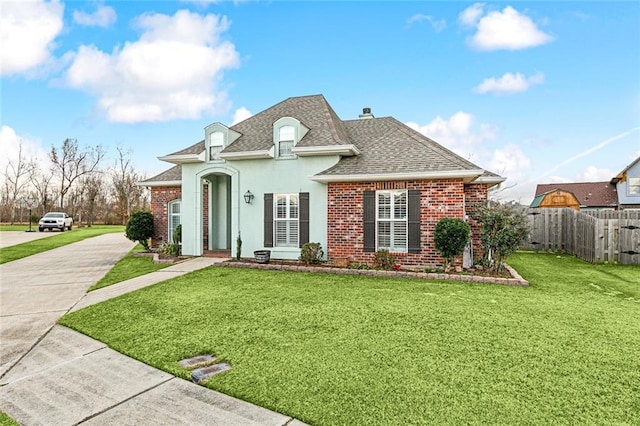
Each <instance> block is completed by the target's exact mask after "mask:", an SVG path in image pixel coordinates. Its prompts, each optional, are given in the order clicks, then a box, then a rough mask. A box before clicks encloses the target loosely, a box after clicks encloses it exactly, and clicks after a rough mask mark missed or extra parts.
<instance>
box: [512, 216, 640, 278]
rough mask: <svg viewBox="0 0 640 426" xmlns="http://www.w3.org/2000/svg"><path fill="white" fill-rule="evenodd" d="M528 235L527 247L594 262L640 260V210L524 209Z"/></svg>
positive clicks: (626, 262) (631, 263) (630, 263)
mask: <svg viewBox="0 0 640 426" xmlns="http://www.w3.org/2000/svg"><path fill="white" fill-rule="evenodd" d="M525 213H526V215H527V218H528V221H529V231H530V234H529V239H528V240H527V242H526V244H524V245H523V246H522V247H521V248H522V249H524V250H536V251H549V252H562V253H569V254H574V255H576V256H578V257H579V258H581V259H584V260H586V261H587V262H591V263H599V262H618V263H620V264H623V265H638V264H640V211H630V210H618V211H586V212H585V211H576V210H573V209H567V208H563V209H552V208H537V209H527V210H526V211H525Z"/></svg>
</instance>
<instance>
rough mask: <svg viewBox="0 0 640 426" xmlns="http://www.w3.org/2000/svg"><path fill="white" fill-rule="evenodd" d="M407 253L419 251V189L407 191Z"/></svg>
mask: <svg viewBox="0 0 640 426" xmlns="http://www.w3.org/2000/svg"><path fill="white" fill-rule="evenodd" d="M407 201H408V203H409V205H408V210H409V215H408V222H409V223H408V225H409V230H408V233H409V247H408V248H409V253H420V190H418V189H410V190H409V191H408V200H407Z"/></svg>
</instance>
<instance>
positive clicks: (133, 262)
mask: <svg viewBox="0 0 640 426" xmlns="http://www.w3.org/2000/svg"><path fill="white" fill-rule="evenodd" d="M142 251H144V247H142V244H137V245H136V246H135V247H134V248H133V249H132V250H131V251H130V252H129V253H128V254H127V255H126V256H125V257H123V258H122V259H120V260H119V261H118V263H116V264H115V266H114V267H113V268H111V269H110V270H109V272H107V274H106V275H105V276H104V277H102V279H101V280H100V281H98V282H97V283H95V284H94V285H92V286H91V287H89V290H87V291H93V290H97V289H99V288H102V287H107V286H110V285H112V284H116V283H119V282H122V281H126V280H128V279H131V278H135V277H139V276H140V275H144V274H149V273H151V272H155V271H157V270H160V269H162V268H166V267H167V266H171V264H169V263H153V257H151V256H143V257H139V256H136V255H135V254H136V253H139V252H142Z"/></svg>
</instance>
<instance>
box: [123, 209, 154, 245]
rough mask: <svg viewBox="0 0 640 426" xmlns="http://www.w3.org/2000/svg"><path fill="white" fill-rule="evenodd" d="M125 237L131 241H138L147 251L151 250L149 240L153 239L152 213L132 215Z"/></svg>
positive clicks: (145, 212)
mask: <svg viewBox="0 0 640 426" xmlns="http://www.w3.org/2000/svg"><path fill="white" fill-rule="evenodd" d="M125 235H126V237H127V238H128V239H130V240H131V241H138V242H139V243H140V244H142V247H144V249H145V250H147V251H148V250H149V239H150V238H151V237H153V214H151V212H150V211H138V212H135V213H133V214H132V215H131V218H130V219H129V222H127V228H126V231H125Z"/></svg>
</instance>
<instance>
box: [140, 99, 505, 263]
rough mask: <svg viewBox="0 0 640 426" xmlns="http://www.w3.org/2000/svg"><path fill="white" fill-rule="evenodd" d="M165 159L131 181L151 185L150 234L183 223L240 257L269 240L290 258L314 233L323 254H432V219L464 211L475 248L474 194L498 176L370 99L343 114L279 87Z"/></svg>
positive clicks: (197, 249)
mask: <svg viewBox="0 0 640 426" xmlns="http://www.w3.org/2000/svg"><path fill="white" fill-rule="evenodd" d="M159 158H160V159H161V160H163V161H166V162H168V163H172V164H175V166H173V167H172V168H170V169H169V170H167V171H165V172H163V173H161V174H159V175H157V176H154V177H152V178H150V179H147V180H145V181H143V182H141V183H140V184H141V185H145V186H147V187H149V188H150V190H151V205H152V213H153V214H154V220H155V225H156V226H155V229H156V235H155V236H154V238H153V244H154V245H157V244H159V243H161V242H162V241H167V240H170V239H171V236H172V232H173V230H174V229H175V227H176V226H177V225H178V224H181V225H182V252H183V254H186V255H195V256H199V255H202V254H203V252H205V251H207V250H226V251H227V252H228V253H229V254H233V255H235V254H236V249H237V244H238V240H240V239H241V241H242V245H241V247H242V256H243V257H251V256H252V254H253V252H254V251H255V250H265V249H267V250H270V251H271V258H275V259H297V258H298V257H299V255H300V247H301V246H302V245H303V244H304V243H305V242H319V243H320V244H321V245H322V247H323V249H324V250H325V253H326V256H327V258H328V259H329V260H336V259H341V260H344V259H349V260H350V261H353V262H367V263H371V262H372V261H373V257H374V252H375V251H377V250H379V249H388V250H390V251H391V252H393V253H394V254H396V256H397V258H398V261H399V262H400V263H401V264H403V265H436V264H441V262H442V259H441V258H440V257H439V255H438V254H437V252H436V250H435V247H434V243H433V230H434V227H435V225H436V223H437V222H438V220H439V219H441V218H444V217H454V218H460V219H468V221H469V223H470V225H471V228H472V238H473V243H474V247H475V249H476V255H477V254H478V253H480V251H479V250H480V241H479V237H478V232H479V224H478V223H477V222H476V221H475V220H474V215H473V212H474V210H473V208H474V205H476V202H481V201H486V200H487V193H488V190H489V188H491V187H492V186H495V185H498V184H500V183H501V182H502V181H504V178H503V177H501V176H498V175H496V174H494V173H491V172H489V171H486V170H484V169H483V168H481V167H479V166H477V165H475V164H473V163H471V162H469V161H467V160H466V159H464V158H462V157H460V156H458V155H456V154H454V153H453V152H451V151H449V150H448V149H446V148H444V147H443V146H441V145H439V144H438V143H437V142H435V141H433V140H431V139H429V138H427V137H425V136H424V135H422V134H420V133H419V132H416V131H414V130H413V129H411V128H409V127H407V126H406V125H404V124H403V123H401V122H399V121H398V120H396V119H395V118H393V117H384V118H376V117H374V116H373V114H372V113H371V110H370V109H369V108H365V109H363V113H362V114H360V115H359V118H358V119H354V120H342V119H340V118H339V117H338V116H337V114H336V113H335V111H334V110H333V109H332V108H331V106H330V105H329V104H328V102H327V100H326V99H325V98H324V96H322V95H313V96H301V97H292V98H288V99H286V100H284V101H282V102H280V103H278V104H276V105H274V106H272V107H270V108H267V109H266V110H264V111H262V112H260V113H258V114H256V115H254V116H252V117H250V118H248V119H246V120H244V121H242V122H240V123H237V124H235V125H233V126H230V127H227V126H225V125H224V124H221V123H213V124H211V125H209V126H207V127H206V128H205V129H204V140H202V141H200V142H197V143H195V144H193V145H191V146H189V147H186V148H184V149H182V150H180V151H176V152H174V153H172V154H168V155H165V156H162V157H159Z"/></svg>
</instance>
